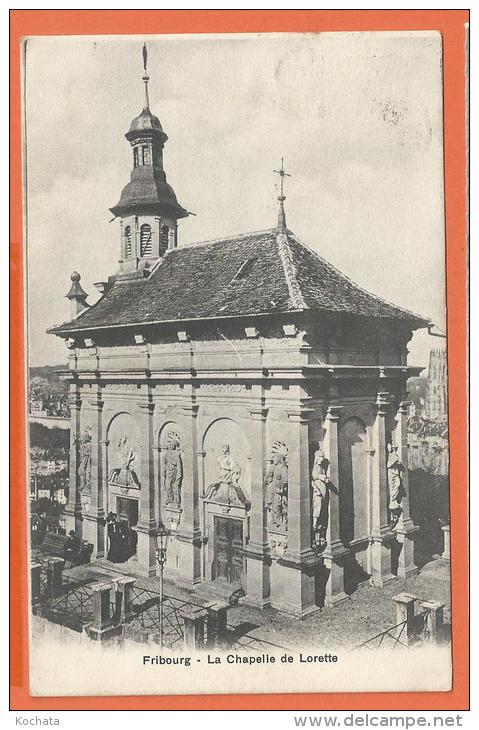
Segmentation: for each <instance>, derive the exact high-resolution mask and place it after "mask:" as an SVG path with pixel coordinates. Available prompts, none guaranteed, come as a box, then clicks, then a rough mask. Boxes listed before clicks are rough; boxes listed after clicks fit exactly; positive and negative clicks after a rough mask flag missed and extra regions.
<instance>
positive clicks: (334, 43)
mask: <svg viewBox="0 0 479 730" xmlns="http://www.w3.org/2000/svg"><path fill="white" fill-rule="evenodd" d="M144 40H146V41H147V44H148V72H149V75H150V78H151V80H150V108H151V110H152V111H153V113H154V114H156V115H157V116H158V117H159V118H160V120H161V123H162V126H163V128H164V130H165V131H166V133H167V134H168V136H169V140H168V141H167V143H166V145H165V151H164V165H165V171H166V175H167V179H168V182H169V183H170V184H171V185H172V186H173V188H174V190H175V192H176V195H177V197H178V200H179V202H180V204H181V205H182V206H183V207H185V208H186V209H187V210H190V211H193V212H194V213H195V214H196V215H195V216H190V217H188V218H187V219H185V220H182V221H181V222H180V224H179V245H182V244H189V243H194V242H195V241H203V240H207V239H214V238H219V237H221V236H225V235H231V234H235V233H244V232H248V231H256V230H263V229H267V228H272V227H274V226H275V225H276V219H277V200H276V196H277V195H278V177H277V175H275V174H274V172H273V170H274V169H278V166H279V165H280V161H281V157H284V160H285V169H286V171H287V172H289V173H290V174H291V177H290V178H287V179H286V188H285V193H286V196H287V199H286V203H285V208H286V216H287V224H288V228H290V229H291V230H292V231H293V232H294V233H295V234H296V235H297V236H298V237H299V238H300V239H301V240H303V241H304V242H305V243H306V244H308V245H309V246H310V247H311V248H313V249H315V250H316V251H318V253H320V254H321V256H323V257H324V258H326V259H327V260H328V261H330V262H331V263H332V264H333V265H334V266H336V267H337V268H339V269H340V270H341V271H343V272H344V273H345V274H346V275H347V276H349V277H350V278H351V279H353V280H354V281H356V282H357V283H358V284H360V285H361V286H362V287H364V288H366V289H368V290H369V291H371V292H374V293H376V294H378V295H379V296H381V297H383V298H385V299H387V300H388V301H391V302H393V303H395V304H398V305H400V306H403V307H406V308H407V309H410V310H412V311H414V312H416V313H418V314H420V315H423V316H426V317H429V318H431V319H432V321H433V322H434V323H435V324H436V325H437V326H438V327H439V328H440V329H441V330H443V331H444V330H445V288H444V287H445V284H444V282H445V271H444V259H445V253H444V213H443V208H444V206H443V149H442V86H441V83H442V81H441V79H442V64H441V56H442V52H441V39H440V36H439V35H438V34H437V33H433V32H431V33H410V32H401V33H399V32H396V33H379V32H377V33H317V34H299V33H298V34H248V35H234V36H231V35H221V36H216V35H204V36H154V37H152V38H144V37H141V38H139V37H132V36H128V37H115V38H100V37H98V36H95V38H94V40H93V39H92V38H91V37H90V38H88V37H85V38H76V37H58V38H51V37H50V38H47V37H43V38H40V37H37V38H33V39H28V40H27V42H26V52H25V59H26V60H25V129H26V133H25V140H26V144H25V170H26V181H27V185H26V209H27V216H26V231H27V272H28V274H27V298H28V299H27V301H28V319H29V321H28V328H29V329H28V333H29V334H28V347H29V360H30V364H31V365H44V364H60V363H64V362H66V356H67V350H66V348H65V345H64V343H63V341H62V340H60V339H59V338H57V337H55V336H53V335H48V334H46V332H45V331H46V329H47V328H48V327H50V326H52V325H53V324H57V323H60V322H62V321H65V320H68V319H69V302H68V300H67V299H65V294H66V293H67V291H68V289H69V287H70V284H71V281H70V274H71V272H72V271H74V270H76V271H78V272H80V274H81V277H82V279H81V284H82V286H83V288H84V289H85V290H86V291H87V293H88V294H89V299H88V302H89V303H90V304H92V303H93V302H94V301H96V299H97V298H98V296H99V294H98V292H97V290H96V289H95V288H94V287H93V282H96V281H100V280H104V279H106V278H107V277H108V275H110V274H112V273H114V272H115V271H116V270H117V268H118V258H119V252H120V230H119V225H120V224H119V221H118V220H115V221H113V222H110V221H111V219H112V214H111V213H110V211H109V208H110V207H112V206H113V205H115V204H116V203H117V201H118V199H119V197H120V192H121V190H122V188H123V187H124V185H126V183H127V182H128V181H129V175H130V170H131V165H132V154H131V148H130V145H129V143H128V142H127V141H126V140H125V138H124V134H125V132H126V131H127V130H128V127H129V125H130V122H131V120H132V119H133V118H134V117H136V116H137V115H138V114H139V113H140V111H141V109H142V107H143V82H142V80H141V77H142V75H143V67H142V55H141V49H142V45H143V41H144ZM444 342H445V341H444V340H440V339H437V338H435V337H431V336H429V335H428V334H427V332H424V331H423V332H419V333H416V334H415V335H414V337H413V340H412V341H411V342H410V343H409V350H410V356H409V363H410V364H415V365H423V366H424V365H427V360H428V354H429V350H430V348H432V347H438V346H443V345H444Z"/></svg>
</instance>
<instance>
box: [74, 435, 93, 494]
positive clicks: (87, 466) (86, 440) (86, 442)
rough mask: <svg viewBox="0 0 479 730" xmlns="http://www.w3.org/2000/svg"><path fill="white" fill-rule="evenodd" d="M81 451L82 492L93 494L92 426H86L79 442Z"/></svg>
mask: <svg viewBox="0 0 479 730" xmlns="http://www.w3.org/2000/svg"><path fill="white" fill-rule="evenodd" d="M77 445H78V448H79V452H80V465H79V467H78V476H79V477H80V492H81V493H82V494H84V495H88V494H91V452H92V436H91V427H90V426H86V427H85V429H84V431H83V433H82V435H81V436H80V438H79V439H78V442H77Z"/></svg>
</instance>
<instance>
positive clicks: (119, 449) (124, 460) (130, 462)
mask: <svg viewBox="0 0 479 730" xmlns="http://www.w3.org/2000/svg"><path fill="white" fill-rule="evenodd" d="M116 461H117V466H116V467H115V468H114V469H112V470H111V472H110V479H109V481H110V482H111V483H112V484H118V485H119V486H121V487H136V488H137V489H139V488H140V481H139V479H138V475H137V473H136V471H135V469H134V466H135V464H136V461H137V453H136V449H135V447H134V446H132V445H131V444H130V442H129V440H128V436H121V437H120V438H119V440H118V443H117V446H116Z"/></svg>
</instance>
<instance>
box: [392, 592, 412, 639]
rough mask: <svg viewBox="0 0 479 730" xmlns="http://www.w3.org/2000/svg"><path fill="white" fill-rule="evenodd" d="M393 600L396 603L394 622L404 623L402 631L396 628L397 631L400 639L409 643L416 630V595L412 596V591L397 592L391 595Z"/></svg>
mask: <svg viewBox="0 0 479 730" xmlns="http://www.w3.org/2000/svg"><path fill="white" fill-rule="evenodd" d="M393 601H394V602H395V604H396V624H398V625H399V624H402V623H403V622H405V623H406V626H405V629H404V630H403V631H401V630H400V629H399V630H398V632H399V631H400V632H401V633H400V637H401V641H402V642H403V643H404V644H410V643H411V639H412V638H413V636H414V634H415V632H416V626H415V615H416V601H417V596H414V595H413V594H412V593H398V595H397V596H393Z"/></svg>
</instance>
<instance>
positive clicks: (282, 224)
mask: <svg viewBox="0 0 479 730" xmlns="http://www.w3.org/2000/svg"><path fill="white" fill-rule="evenodd" d="M273 172H275V173H276V174H277V175H279V177H280V180H281V187H280V191H281V192H280V194H279V195H278V200H279V210H278V228H286V214H285V212H284V201H285V200H286V195H285V194H284V178H285V177H291V175H290V174H289V172H285V170H284V159H283V157H282V158H281V169H279V170H273Z"/></svg>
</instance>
